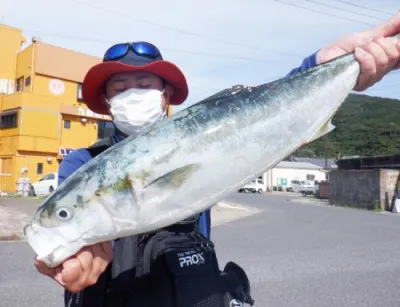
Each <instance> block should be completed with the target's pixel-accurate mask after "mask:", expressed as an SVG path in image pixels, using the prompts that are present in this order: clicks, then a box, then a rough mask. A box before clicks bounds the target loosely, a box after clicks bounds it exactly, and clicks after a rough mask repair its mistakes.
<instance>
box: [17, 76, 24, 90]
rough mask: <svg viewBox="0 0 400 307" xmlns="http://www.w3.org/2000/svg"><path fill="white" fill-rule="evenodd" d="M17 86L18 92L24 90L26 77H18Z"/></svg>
mask: <svg viewBox="0 0 400 307" xmlns="http://www.w3.org/2000/svg"><path fill="white" fill-rule="evenodd" d="M16 87H17V88H16V91H17V92H22V91H23V90H24V77H21V78H18V79H17V82H16Z"/></svg>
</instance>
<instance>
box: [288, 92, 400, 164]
mask: <svg viewBox="0 0 400 307" xmlns="http://www.w3.org/2000/svg"><path fill="white" fill-rule="evenodd" d="M332 123H333V124H334V125H335V126H336V129H335V130H333V131H332V132H331V133H329V134H328V135H327V136H324V137H322V138H320V139H318V140H316V141H314V142H312V143H310V144H308V145H306V146H305V147H303V148H302V149H300V150H298V151H297V152H296V153H294V154H293V156H298V157H318V158H320V157H325V152H326V155H327V157H330V158H338V157H343V156H347V155H360V156H374V155H390V154H398V153H400V101H399V100H394V99H387V98H381V97H372V96H367V95H359V94H350V95H349V97H348V98H347V99H346V101H345V102H344V103H343V105H342V106H341V108H340V109H339V110H338V112H337V113H336V114H335V116H334V118H333V120H332Z"/></svg>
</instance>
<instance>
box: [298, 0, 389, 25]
mask: <svg viewBox="0 0 400 307" xmlns="http://www.w3.org/2000/svg"><path fill="white" fill-rule="evenodd" d="M304 1H307V2H311V3H315V4H318V5H321V6H325V7H329V8H332V9H335V10H339V11H343V12H346V13H351V14H355V15H358V16H363V17H369V18H374V19H377V20H386V19H385V18H380V17H376V16H372V15H368V14H363V13H360V12H355V11H352V10H348V9H344V8H341V7H337V6H334V5H329V4H325V3H320V2H318V1H315V0H304Z"/></svg>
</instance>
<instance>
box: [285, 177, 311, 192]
mask: <svg viewBox="0 0 400 307" xmlns="http://www.w3.org/2000/svg"><path fill="white" fill-rule="evenodd" d="M291 190H292V191H293V192H297V193H301V194H303V195H313V194H315V184H314V182H312V181H309V180H297V179H294V180H292V182H291Z"/></svg>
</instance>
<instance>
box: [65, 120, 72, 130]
mask: <svg viewBox="0 0 400 307" xmlns="http://www.w3.org/2000/svg"><path fill="white" fill-rule="evenodd" d="M64 128H65V129H69V128H71V121H70V120H69V119H65V120H64Z"/></svg>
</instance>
